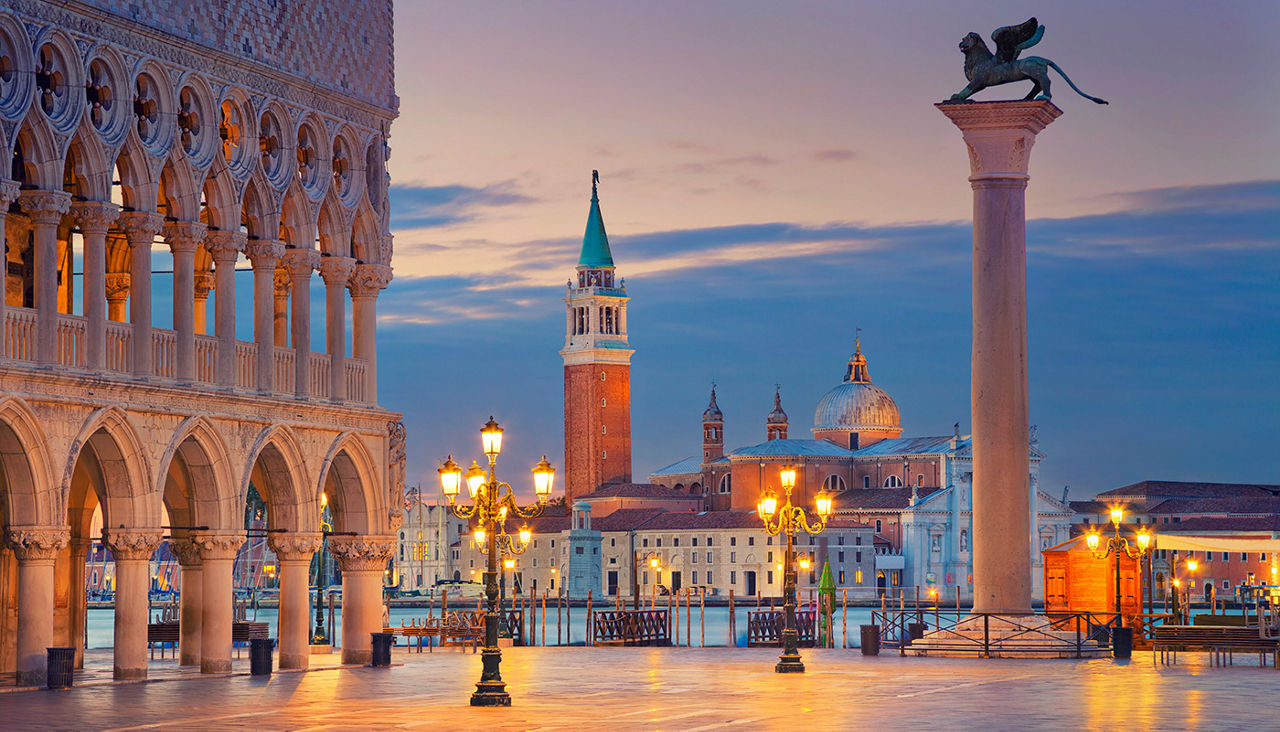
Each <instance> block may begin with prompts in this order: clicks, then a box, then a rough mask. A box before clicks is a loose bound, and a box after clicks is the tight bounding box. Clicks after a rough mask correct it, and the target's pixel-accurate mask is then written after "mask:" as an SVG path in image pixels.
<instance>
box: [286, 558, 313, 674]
mask: <svg viewBox="0 0 1280 732" xmlns="http://www.w3.org/2000/svg"><path fill="white" fill-rule="evenodd" d="M310 567H311V558H310V557H307V558H306V559H289V560H285V559H281V560H280V632H279V638H280V668H306V667H307V664H308V659H309V658H310V656H311V645H310V638H311V625H310V622H311V593H310V592H309V591H308V588H309V586H310V579H309V577H308V572H309V570H310Z"/></svg>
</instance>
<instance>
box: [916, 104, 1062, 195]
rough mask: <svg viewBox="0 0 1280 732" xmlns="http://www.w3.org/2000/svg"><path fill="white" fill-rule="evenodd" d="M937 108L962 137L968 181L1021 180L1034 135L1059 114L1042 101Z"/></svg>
mask: <svg viewBox="0 0 1280 732" xmlns="http://www.w3.org/2000/svg"><path fill="white" fill-rule="evenodd" d="M937 107H938V109H939V110H940V111H941V112H942V113H943V114H945V115H946V116H947V118H948V119H950V120H951V121H952V122H953V123H955V125H956V127H959V128H960V132H961V133H962V134H963V135H964V141H965V145H966V147H967V148H968V151H969V171H970V175H971V179H978V180H982V179H988V178H1021V179H1023V180H1025V179H1026V178H1027V169H1028V165H1029V164H1030V159H1031V146H1032V145H1034V144H1035V141H1036V134H1038V133H1039V132H1040V131H1041V130H1043V129H1044V128H1045V127H1046V126H1047V125H1048V124H1049V123H1050V122H1052V121H1053V120H1055V119H1057V118H1058V115H1060V114H1062V110H1060V109H1058V108H1057V107H1055V106H1054V105H1053V103H1052V102H1046V101H1032V102H966V103H961V104H939V105H937ZM975 182H976V181H975Z"/></svg>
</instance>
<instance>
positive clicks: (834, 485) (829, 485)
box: [822, 474, 847, 491]
mask: <svg viewBox="0 0 1280 732" xmlns="http://www.w3.org/2000/svg"><path fill="white" fill-rule="evenodd" d="M846 487H847V486H846V485H845V484H844V478H841V477H840V476H838V475H835V474H832V475H828V476H827V479H826V480H824V481H822V490H824V491H842V490H844V489H845V488H846Z"/></svg>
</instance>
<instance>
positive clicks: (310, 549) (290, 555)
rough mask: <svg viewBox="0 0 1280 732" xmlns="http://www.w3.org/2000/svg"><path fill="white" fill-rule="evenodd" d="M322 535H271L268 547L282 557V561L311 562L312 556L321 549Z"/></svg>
mask: <svg viewBox="0 0 1280 732" xmlns="http://www.w3.org/2000/svg"><path fill="white" fill-rule="evenodd" d="M320 540H321V536H320V534H271V535H269V536H268V537H267V546H269V547H271V551H273V552H275V553H276V556H277V557H280V561H282V562H289V561H311V555H312V554H315V553H316V551H317V550H318V549H319V548H320Z"/></svg>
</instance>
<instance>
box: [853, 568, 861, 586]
mask: <svg viewBox="0 0 1280 732" xmlns="http://www.w3.org/2000/svg"><path fill="white" fill-rule="evenodd" d="M853 583H854V584H855V585H860V584H862V570H861V569H859V570H857V571H855V572H854V573H853Z"/></svg>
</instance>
